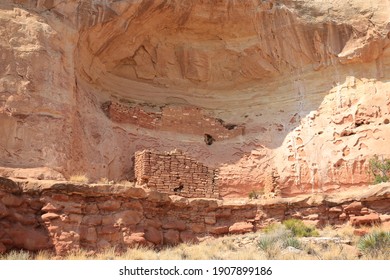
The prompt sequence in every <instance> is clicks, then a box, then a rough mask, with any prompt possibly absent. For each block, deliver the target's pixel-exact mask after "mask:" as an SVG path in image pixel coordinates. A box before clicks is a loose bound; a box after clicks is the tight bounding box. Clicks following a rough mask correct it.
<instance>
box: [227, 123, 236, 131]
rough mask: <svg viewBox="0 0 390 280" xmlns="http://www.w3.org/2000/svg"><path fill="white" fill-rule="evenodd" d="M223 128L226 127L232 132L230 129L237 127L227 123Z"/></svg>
mask: <svg viewBox="0 0 390 280" xmlns="http://www.w3.org/2000/svg"><path fill="white" fill-rule="evenodd" d="M224 127H226V128H227V129H228V130H232V129H235V128H236V127H237V125H235V124H230V123H229V124H226V125H224Z"/></svg>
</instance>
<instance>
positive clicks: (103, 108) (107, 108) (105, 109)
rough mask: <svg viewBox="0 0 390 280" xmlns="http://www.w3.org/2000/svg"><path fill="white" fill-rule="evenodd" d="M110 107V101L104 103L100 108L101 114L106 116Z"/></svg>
mask: <svg viewBox="0 0 390 280" xmlns="http://www.w3.org/2000/svg"><path fill="white" fill-rule="evenodd" d="M110 106H111V101H107V102H104V103H103V104H102V106H101V108H102V110H103V112H104V113H105V114H106V115H108V111H109V109H110Z"/></svg>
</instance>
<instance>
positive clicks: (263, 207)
mask: <svg viewBox="0 0 390 280" xmlns="http://www.w3.org/2000/svg"><path fill="white" fill-rule="evenodd" d="M359 198H360V201H357V198H353V197H348V198H344V199H338V198H337V199H336V198H334V197H324V196H318V195H317V196H312V197H309V196H304V197H296V198H289V199H281V198H280V199H272V200H267V201H258V200H252V201H248V200H218V199H206V198H184V197H180V196H176V195H168V194H162V193H159V192H156V191H150V190H146V189H143V188H129V187H125V186H120V185H104V186H103V185H90V186H88V185H74V184H68V183H58V182H57V183H56V182H54V181H51V182H49V181H34V182H26V181H17V180H10V179H6V178H1V177H0V252H5V251H7V250H11V249H27V250H31V251H37V250H43V249H50V250H54V251H55V252H56V253H57V254H59V255H61V254H65V253H67V252H69V251H70V250H75V249H79V248H83V249H86V250H102V249H105V248H109V247H116V248H118V249H126V248H128V247H132V246H135V245H137V244H145V245H151V246H162V245H166V244H169V245H174V244H178V243H180V242H185V241H197V240H199V239H200V238H202V237H204V236H207V235H214V236H220V235H224V234H228V233H230V234H236V233H244V232H251V231H256V230H258V229H260V228H262V227H264V226H266V225H267V224H269V223H271V222H273V221H282V220H284V219H288V218H298V219H303V220H305V221H307V222H309V223H312V224H319V225H321V224H322V225H325V224H342V223H346V222H348V221H350V222H352V223H353V224H354V225H357V226H358V225H361V224H371V223H381V222H388V221H389V220H390V206H389V205H390V185H382V186H378V187H376V188H373V189H371V190H369V191H368V192H361V193H360V194H359Z"/></svg>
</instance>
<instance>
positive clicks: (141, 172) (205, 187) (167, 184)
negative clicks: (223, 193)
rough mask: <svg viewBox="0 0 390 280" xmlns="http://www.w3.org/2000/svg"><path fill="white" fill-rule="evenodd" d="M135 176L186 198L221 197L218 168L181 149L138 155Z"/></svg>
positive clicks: (157, 188)
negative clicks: (186, 153)
mask: <svg viewBox="0 0 390 280" xmlns="http://www.w3.org/2000/svg"><path fill="white" fill-rule="evenodd" d="M134 169H135V172H134V173H135V176H136V178H137V183H138V184H139V185H143V184H146V185H147V186H148V187H149V188H151V189H154V190H157V191H159V192H163V193H168V194H177V195H180V196H184V197H207V198H218V197H219V189H218V184H217V176H218V175H217V171H216V170H215V169H213V168H210V167H207V166H205V165H203V164H202V163H200V162H197V161H196V160H194V159H192V158H190V157H189V156H187V155H185V154H183V153H182V152H181V151H173V152H169V153H156V152H152V151H149V150H145V151H140V152H137V153H136V154H135V167H134Z"/></svg>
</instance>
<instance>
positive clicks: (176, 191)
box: [173, 183, 184, 193]
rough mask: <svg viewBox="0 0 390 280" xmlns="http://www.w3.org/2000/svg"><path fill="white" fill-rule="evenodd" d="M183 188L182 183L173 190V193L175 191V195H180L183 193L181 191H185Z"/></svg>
mask: <svg viewBox="0 0 390 280" xmlns="http://www.w3.org/2000/svg"><path fill="white" fill-rule="evenodd" d="M183 188H184V185H183V183H180V184H179V186H178V187H177V188H174V189H173V191H174V192H175V193H179V192H181V191H182V190H183Z"/></svg>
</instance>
